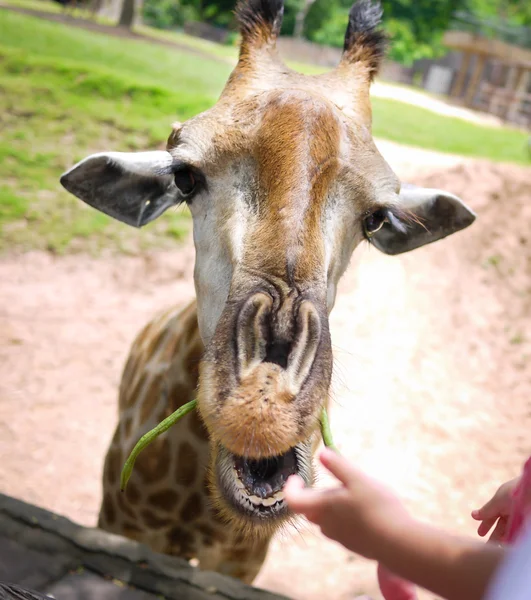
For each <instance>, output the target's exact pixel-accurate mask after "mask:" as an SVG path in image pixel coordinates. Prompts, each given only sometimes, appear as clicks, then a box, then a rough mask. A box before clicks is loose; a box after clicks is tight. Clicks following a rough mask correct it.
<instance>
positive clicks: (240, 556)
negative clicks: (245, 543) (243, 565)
mask: <svg viewBox="0 0 531 600" xmlns="http://www.w3.org/2000/svg"><path fill="white" fill-rule="evenodd" d="M248 558H249V548H238V549H236V550H233V551H232V552H231V553H230V555H229V561H231V562H245V561H247V559H248Z"/></svg>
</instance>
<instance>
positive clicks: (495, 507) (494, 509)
mask: <svg viewBox="0 0 531 600" xmlns="http://www.w3.org/2000/svg"><path fill="white" fill-rule="evenodd" d="M501 504H502V503H501V501H500V497H499V496H498V492H496V494H494V496H493V497H492V498H491V499H490V500H489V501H488V502H487V503H486V504H485V505H483V506H482V507H481V508H479V509H478V510H475V511H473V512H472V518H474V519H476V520H478V521H484V520H485V519H492V518H496V517H499V516H500V510H501Z"/></svg>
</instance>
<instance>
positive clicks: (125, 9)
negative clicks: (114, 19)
mask: <svg viewBox="0 0 531 600" xmlns="http://www.w3.org/2000/svg"><path fill="white" fill-rule="evenodd" d="M135 13H136V2H135V0H123V3H122V10H121V11H120V18H119V19H118V26H119V27H126V28H127V29H131V27H133V25H134V23H135Z"/></svg>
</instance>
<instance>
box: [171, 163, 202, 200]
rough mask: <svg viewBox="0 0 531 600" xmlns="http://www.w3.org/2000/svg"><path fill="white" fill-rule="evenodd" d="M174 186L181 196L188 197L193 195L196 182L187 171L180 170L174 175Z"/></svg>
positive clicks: (192, 175)
mask: <svg viewBox="0 0 531 600" xmlns="http://www.w3.org/2000/svg"><path fill="white" fill-rule="evenodd" d="M174 179H175V185H176V186H177V189H178V190H179V191H180V192H181V194H182V195H183V196H190V195H191V194H193V193H194V191H195V188H196V185H197V180H196V178H195V176H194V174H193V173H192V171H190V170H189V169H181V170H180V171H177V172H176V173H175V174H174Z"/></svg>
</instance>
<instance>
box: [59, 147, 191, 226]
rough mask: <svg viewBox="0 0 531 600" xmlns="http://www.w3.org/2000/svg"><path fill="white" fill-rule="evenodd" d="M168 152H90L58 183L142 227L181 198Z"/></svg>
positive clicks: (121, 218) (81, 198)
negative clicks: (91, 153)
mask: <svg viewBox="0 0 531 600" xmlns="http://www.w3.org/2000/svg"><path fill="white" fill-rule="evenodd" d="M172 163H173V159H172V157H171V155H170V154H169V152H164V151H156V152H104V153H101V154H93V155H91V156H89V157H88V158H85V159H83V160H82V161H81V162H79V163H77V165H75V166H73V167H72V168H71V169H70V170H69V171H67V172H66V173H64V174H63V175H62V176H61V179H60V182H61V185H62V186H63V187H64V188H65V189H66V190H68V191H69V192H70V193H71V194H73V195H74V196H76V197H77V198H79V199H80V200H83V202H86V203H87V204H88V205H89V206H92V207H93V208H96V209H97V210H99V211H101V212H103V213H105V214H106V215H109V216H110V217H113V218H114V219H117V220H118V221H121V222H122V223H126V224H127V225H132V226H133V227H142V226H143V225H146V224H147V223H149V222H151V221H153V220H154V219H156V218H157V217H158V216H160V215H161V214H162V213H163V212H164V211H165V210H167V209H168V208H170V207H171V206H173V205H175V204H178V203H179V202H181V198H180V195H179V191H178V189H177V187H176V185H175V182H174V177H173V173H172Z"/></svg>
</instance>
